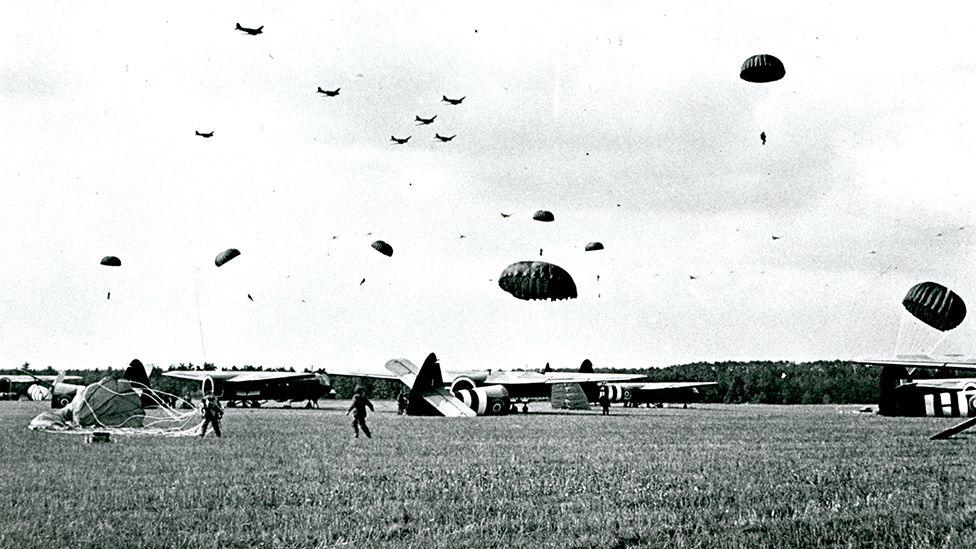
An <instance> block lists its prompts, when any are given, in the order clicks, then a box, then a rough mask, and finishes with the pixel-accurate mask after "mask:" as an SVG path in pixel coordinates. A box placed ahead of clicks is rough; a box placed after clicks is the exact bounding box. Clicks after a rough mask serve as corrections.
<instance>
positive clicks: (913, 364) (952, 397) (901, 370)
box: [854, 355, 976, 439]
mask: <svg viewBox="0 0 976 549" xmlns="http://www.w3.org/2000/svg"><path fill="white" fill-rule="evenodd" d="M854 362H856V363H858V364H867V365H870V366H881V397H880V399H879V402H878V414H880V415H883V416H936V417H968V418H970V419H967V420H966V421H963V422H962V423H960V424H958V425H955V426H953V427H951V428H949V429H946V430H945V431H942V432H940V433H936V434H935V435H932V439H943V438H949V437H951V436H953V435H956V434H958V433H961V432H962V431H965V430H966V429H969V428H970V427H973V426H974V425H976V378H944V379H912V376H911V374H912V372H914V371H915V369H916V368H927V369H936V370H970V371H976V359H972V358H962V357H951V356H947V357H944V358H942V357H933V356H929V355H899V356H897V357H895V358H892V359H885V358H882V359H859V360H855V361H854Z"/></svg>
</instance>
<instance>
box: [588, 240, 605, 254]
mask: <svg viewBox="0 0 976 549" xmlns="http://www.w3.org/2000/svg"><path fill="white" fill-rule="evenodd" d="M602 249H603V244H602V243H600V242H590V243H589V244H587V245H586V251H588V252H595V251H597V250H602Z"/></svg>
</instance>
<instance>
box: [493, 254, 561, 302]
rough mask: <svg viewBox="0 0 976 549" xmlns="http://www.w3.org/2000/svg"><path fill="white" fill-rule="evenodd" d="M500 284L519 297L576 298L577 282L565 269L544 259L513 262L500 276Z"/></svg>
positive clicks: (554, 299) (525, 298)
mask: <svg viewBox="0 0 976 549" xmlns="http://www.w3.org/2000/svg"><path fill="white" fill-rule="evenodd" d="M498 286H499V287H501V289H503V290H505V291H506V292H508V293H510V294H512V295H513V296H515V297H517V298H518V299H524V300H532V299H543V300H552V301H556V300H560V299H575V298H576V282H574V281H573V277H572V276H570V274H569V273H568V272H566V270H565V269H563V268H562V267H560V266H558V265H553V264H552V263H546V262H544V261H518V262H516V263H512V264H511V265H509V266H508V267H505V270H504V271H502V274H501V275H500V276H499V277H498Z"/></svg>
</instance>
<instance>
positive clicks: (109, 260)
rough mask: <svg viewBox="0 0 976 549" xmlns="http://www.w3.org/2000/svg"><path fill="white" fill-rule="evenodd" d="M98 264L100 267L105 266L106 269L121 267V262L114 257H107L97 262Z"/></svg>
mask: <svg viewBox="0 0 976 549" xmlns="http://www.w3.org/2000/svg"><path fill="white" fill-rule="evenodd" d="M99 263H101V264H102V265H105V266H106V267H121V266H122V260H121V259H119V258H117V257H115V256H114V255H107V256H105V257H103V258H102V260H101V261H99Z"/></svg>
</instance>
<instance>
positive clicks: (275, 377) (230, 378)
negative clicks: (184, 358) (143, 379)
mask: <svg viewBox="0 0 976 549" xmlns="http://www.w3.org/2000/svg"><path fill="white" fill-rule="evenodd" d="M163 375H164V376H166V377H173V378H176V379H188V380H191V381H203V380H204V379H206V378H208V377H209V378H211V379H213V380H215V381H216V380H220V381H223V382H224V383H227V384H232V385H249V384H273V383H277V382H280V381H293V380H298V379H309V378H312V377H315V374H313V373H310V372H226V371H222V372H215V371H200V370H194V371H185V370H177V371H171V372H165V373H164V374H163Z"/></svg>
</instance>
